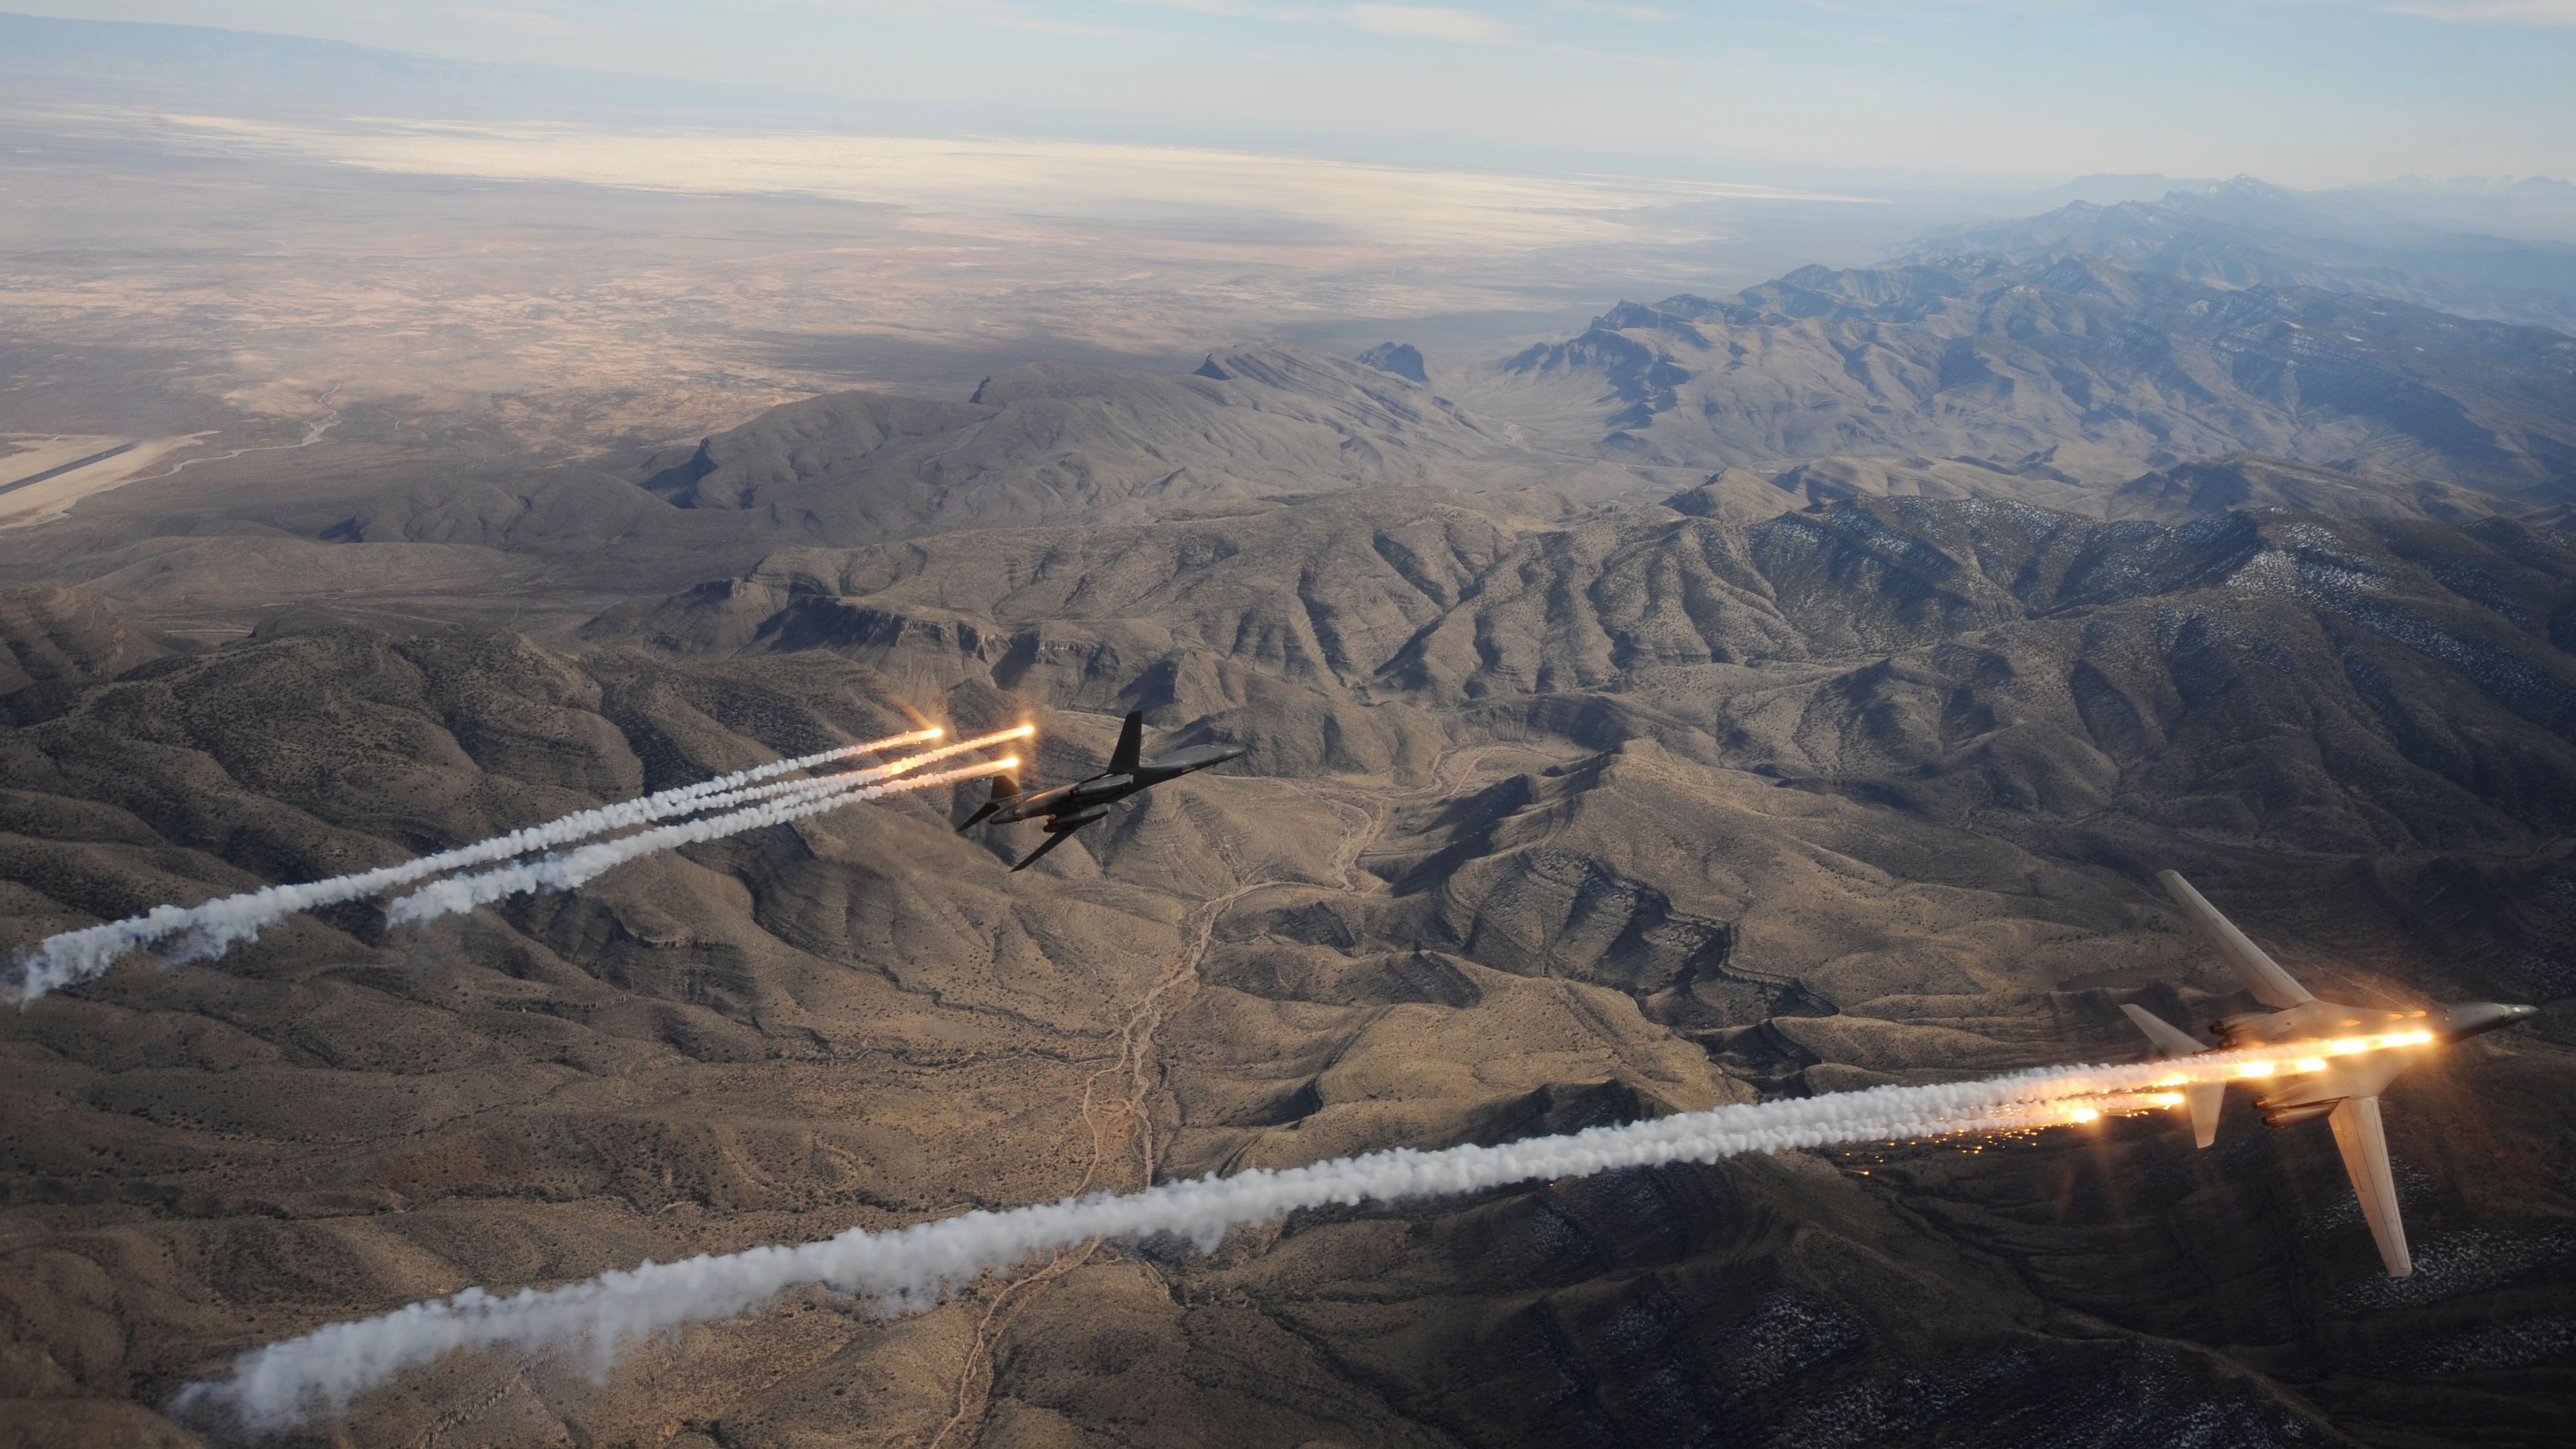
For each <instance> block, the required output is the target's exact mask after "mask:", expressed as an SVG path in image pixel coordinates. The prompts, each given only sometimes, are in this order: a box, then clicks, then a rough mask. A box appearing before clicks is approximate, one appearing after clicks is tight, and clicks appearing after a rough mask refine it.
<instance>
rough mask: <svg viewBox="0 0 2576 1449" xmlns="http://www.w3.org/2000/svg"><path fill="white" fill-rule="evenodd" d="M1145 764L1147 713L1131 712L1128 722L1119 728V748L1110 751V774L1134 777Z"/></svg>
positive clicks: (1141, 711) (1140, 711) (1129, 712)
mask: <svg viewBox="0 0 2576 1449" xmlns="http://www.w3.org/2000/svg"><path fill="white" fill-rule="evenodd" d="M1144 762H1145V712H1144V711H1143V710H1141V709H1137V710H1129V711H1128V712H1127V722H1126V723H1125V724H1123V725H1120V726H1119V727H1118V748H1117V749H1115V750H1112V751H1110V754H1109V773H1110V774H1113V775H1132V774H1135V773H1136V767H1137V766H1138V765H1141V764H1143V763H1144Z"/></svg>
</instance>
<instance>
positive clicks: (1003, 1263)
mask: <svg viewBox="0 0 2576 1449" xmlns="http://www.w3.org/2000/svg"><path fill="white" fill-rule="evenodd" d="M2265 1055H2266V1054H2265V1053H2261V1052H2235V1053H2210V1054H2209V1055H2208V1056H2207V1057H2205V1058H2184V1059H2180V1060H2173V1061H2159V1062H2148V1063H2142V1064H2139V1065H2137V1066H2113V1067H2062V1068H2051V1069H2046V1070H2041V1071H2034V1072H2024V1073H2019V1074H2016V1075H2012V1076H2006V1077H1996V1078H1990V1079H1988V1080H1984V1081H1975V1082H1955V1083H1945V1084H1941V1085H1935V1086H1922V1087H1877V1088H1872V1089H1870V1090H1868V1091H1862V1092H1843V1093H1835V1094H1831V1095H1827V1096H1822V1097H1809V1098H1802V1099H1789V1100H1783V1101H1774V1102H1763V1103H1758V1104H1752V1105H1744V1106H1731V1107H1719V1108H1717V1109H1715V1110H1714V1111H1707V1112H1692V1113H1686V1114H1682V1115H1677V1116H1672V1117H1665V1118H1661V1119H1659V1120H1656V1121H1651V1122H1640V1123H1635V1124H1632V1125H1629V1126H1624V1127H1597V1128H1593V1129H1591V1130H1589V1131H1584V1132H1578V1133H1574V1134H1572V1135H1569V1136H1564V1137H1542V1138H1536V1139H1533V1140H1530V1141H1525V1142H1514V1143H1508V1144H1505V1145H1503V1146H1499V1147H1453V1148H1449V1149H1447V1150H1444V1151H1438V1152H1420V1151H1414V1150H1412V1149H1408V1148H1399V1149H1396V1150H1394V1151H1390V1152H1377V1153H1371V1154H1369V1155H1367V1156H1365V1157H1352V1158H1341V1159H1336V1160H1334V1161H1330V1162H1319V1163H1315V1164H1313V1165H1311V1166H1307V1167H1297V1168H1286V1169H1279V1170H1272V1169H1267V1168H1257V1169H1254V1170H1252V1171H1248V1172H1243V1173H1239V1174H1237V1175H1235V1176H1233V1177H1205V1178H1199V1179H1197V1180H1195V1181H1191V1182H1180V1183H1167V1184H1164V1185H1162V1186H1159V1187H1153V1188H1149V1189H1147V1190H1145V1191H1143V1192H1138V1193H1131V1194H1126V1195H1123V1196H1112V1195H1110V1194H1107V1193H1100V1194H1095V1195H1093V1196H1090V1197H1085V1198H1067V1199H1065V1200H1063V1201H1061V1202H1055V1203H1048V1204H1044V1205H1042V1206H1036V1207H1025V1208H1016V1209H1013V1210H1011V1211H1008V1212H984V1211H976V1212H969V1213H965V1214H962V1215H960V1216H957V1217H952V1218H942V1219H938V1220H936V1221H933V1222H926V1223H919V1224H915V1225H914V1226H911V1227H907V1228H897V1229H891V1230H887V1231H883V1232H868V1231H865V1230H862V1229H857V1228H853V1229H851V1230H850V1231H848V1232H846V1233H843V1234H841V1235H840V1236H838V1237H835V1238H827V1239H824V1240H823V1241H820V1242H812V1243H805V1244H801V1245H798V1246H793V1247H787V1246H780V1247H766V1248H754V1249H751V1250H749V1251H747V1252H741V1253H730V1254H726V1255H724V1256H721V1257H714V1256H700V1257H696V1258H691V1259H688V1260H686V1261H684V1262H678V1263H653V1262H647V1263H645V1264H644V1265H642V1266H641V1267H638V1268H634V1269H631V1270H623V1271H617V1272H610V1273H603V1274H601V1275H600V1276H599V1277H597V1278H593V1279H590V1280H588V1281H587V1282H581V1283H573V1284H569V1285H567V1286H564V1287H561V1288H555V1289H550V1290H545V1291H539V1290H537V1289H533V1288H531V1289H523V1290H521V1291H520V1292H518V1293H516V1294H513V1295H510V1296H508V1297H502V1296H499V1295H495V1294H491V1293H486V1292H484V1291H483V1290H482V1289H480V1288H469V1289H467V1290H465V1291H464V1292H462V1293H459V1294H457V1295H455V1296H454V1297H452V1298H445V1299H438V1300H434V1301H431V1302H425V1303H415V1304H412V1305H411V1306H409V1307H407V1308H403V1309H399V1310H397V1311H395V1312H393V1313H389V1314H386V1315H384V1316H383V1317H380V1318H370V1319H365V1320H361V1321H358V1322H353V1323H339V1324H333V1325H331V1326H330V1327H327V1328H323V1329H319V1330H317V1331H315V1332H313V1333H309V1334H306V1335H305V1336H303V1337H301V1338H296V1339H289V1340H287V1341H285V1342H282V1343H274V1344H270V1345H269V1346H268V1347H266V1348H262V1349H258V1350H255V1351H253V1352H251V1353H247V1354H244V1355H242V1356H241V1357H240V1358H238V1359H236V1360H235V1361H234V1364H233V1375H232V1377H231V1378H229V1379H227V1380H223V1381H221V1382H214V1383H200V1384H192V1385H189V1386H188V1387H187V1388H185V1389H183V1390H182V1391H181V1392H180V1394H179V1396H178V1399H177V1401H176V1403H175V1404H174V1409H176V1410H177V1411H179V1412H208V1413H214V1414H221V1415H226V1416H229V1417H231V1418H233V1419H235V1420H237V1421H238V1422H239V1423H240V1424H242V1425H243V1426H245V1427H247V1428H250V1429H254V1430H260V1431H271V1430H277V1429H283V1428H288V1427H292V1426H294V1425H296V1424H300V1423H302V1422H304V1421H306V1420H307V1419H308V1418H311V1417H313V1416H314V1415H316V1414H336V1413H339V1412H341V1411H343V1410H345V1409H346V1408H347V1406H348V1404H349V1402H350V1400H351V1399H352V1398H354V1397H355V1396H356V1395H358V1394H359V1393H362V1392H364V1391H366V1390H368V1389H370V1388H374V1387H376V1386H378V1385H381V1384H383V1383H385V1382H387V1381H388V1380H390V1379H392V1378H393V1377H394V1376H395V1375H396V1374H398V1373H400V1372H402V1371H403V1370H404V1369H407V1368H410V1367H413V1366H416V1365H419V1364H424V1363H428V1362H430V1361H431V1360H433V1359H436V1358H439V1357H441V1356H443V1355H445V1354H448V1353H451V1352H455V1351H457V1350H460V1349H474V1348H490V1347H505V1348H510V1349H515V1350H518V1351H520V1352H523V1353H534V1352H539V1351H542V1350H548V1349H560V1350H570V1351H573V1352H576V1353H586V1354H588V1355H589V1356H590V1358H591V1361H592V1362H593V1363H594V1364H595V1365H597V1366H598V1367H599V1368H600V1369H601V1370H603V1371H604V1370H605V1368H606V1366H607V1364H608V1363H609V1361H610V1360H611V1359H612V1358H613V1357H614V1355H615V1354H616V1352H617V1351H618V1350H619V1349H620V1348H621V1347H622V1346H623V1345H625V1344H626V1343H629V1342H631V1341H633V1340H636V1339H639V1338H644V1337H648V1336H650V1335H652V1334H655V1333H659V1332H662V1331H664V1330H667V1329H672V1328H676V1327H679V1326H680V1325H683V1324H688V1323H699V1322H705V1321H708V1320H712V1319H720V1318H730V1317H733V1316H735V1315H738V1314H740V1313H742V1312H744V1311H745V1310H747V1309H750V1308H751V1307H753V1306H754V1305H756V1304H759V1303H761V1302H763V1301H765V1300H767V1299H769V1298H770V1297H772V1296H774V1295H776V1294H777V1293H779V1292H780V1291H781V1290H783V1289H786V1288H790V1287H793V1286H795V1285H798V1284H803V1283H821V1284H825V1285H827V1286H829V1287H832V1288H834V1289H838V1290H840V1291H843V1292H847V1293H855V1294H865V1295H870V1296H873V1297H876V1298H878V1299H880V1300H883V1301H885V1302H886V1304H887V1306H889V1307H891V1308H895V1309H901V1308H905V1307H910V1306H917V1305H922V1304H926V1303H928V1302H933V1301H936V1299H937V1297H938V1296H939V1295H940V1294H941V1293H943V1292H944V1291H945V1290H946V1289H947V1288H948V1287H950V1286H951V1285H953V1284H956V1283H959V1282H962V1281H965V1280H967V1279H971V1278H972V1277H974V1276H975V1275H976V1274H978V1273H982V1272H985V1271H988V1270H992V1269H999V1268H1005V1267H1008V1266H1010V1265H1011V1264H1014V1263H1017V1262H1019V1261H1021V1260H1023V1259H1025V1258H1029V1257H1032V1256H1034V1255H1036V1254H1039V1253H1044V1252H1048V1251H1051V1250H1054V1249H1058V1248H1063V1247H1068V1246H1071V1245H1074V1244H1078V1243H1082V1242H1085V1241H1088V1240H1090V1239H1092V1238H1096V1237H1112V1238H1133V1237H1145V1236H1152V1235H1157V1234H1172V1235H1177V1236H1179V1237H1183V1238H1187V1239H1189V1240H1191V1241H1193V1242H1195V1243H1197V1244H1198V1245H1199V1246H1200V1247H1201V1248H1202V1249H1206V1248H1212V1247H1214V1246H1215V1245H1216V1243H1217V1242H1218V1241H1219V1240H1221V1239H1222V1238H1223V1237H1224V1235H1225V1234H1226V1233H1227V1232H1228V1231H1230V1230H1231V1229H1234V1228H1237V1227H1242V1226H1245V1225H1248V1224H1252V1223H1259V1222H1266V1221H1270V1220H1272V1219H1275V1218H1278V1217H1280V1216H1282V1215H1283V1214H1286V1213H1288V1212H1291V1211H1294V1210H1296V1209H1298V1208H1309V1207H1319V1206H1323V1205H1326V1204H1336V1203H1338V1204H1358V1203H1364V1202H1395V1201H1400V1200H1403V1199H1408V1198H1419V1197H1431V1196H1440V1195H1448V1194H1456V1193H1468V1192H1477V1191H1481V1190H1483V1189H1486V1188H1493V1187H1501V1186H1506V1185H1508V1184H1511V1183H1515V1182H1525V1181H1528V1180H1531V1179H1534V1178H1557V1177H1577V1176H1584V1175H1588V1174H1591V1173H1597V1172H1608V1171H1611V1170H1614V1169H1617V1168H1625V1167H1640V1166H1647V1165H1651V1164H1656V1163H1670V1162H1714V1161H1717V1160H1718V1159H1720V1158H1725V1157H1732V1156H1736V1155H1738V1154H1741V1153H1748V1152H1781V1151H1787V1150H1791V1149H1796V1148H1809V1147H1828V1146H1833V1145H1836V1144H1840V1143H1851V1142H1878V1141H1899V1140H1906V1139H1919V1138H1925V1137H1939V1136H1949V1135H1953V1134H1958V1133H1968V1132H1992V1131H2002V1130H2008V1129H2013V1128H2021V1127H2030V1126H2035V1125H2041V1124H2047V1123H2063V1122H2068V1121H2075V1120H2085V1115H2084V1114H2085V1113H2087V1112H2090V1111H2093V1110H2094V1109H2092V1108H2070V1106H2069V1105H2068V1104H2069V1102H2070V1101H2071V1100H2073V1099H2079V1098H2086V1097H2100V1096H2102V1095H2103V1094H2134V1093H2137V1092H2139V1091H2141V1090H2142V1089H2144V1088H2147V1087H2151V1086H2158V1085H2163V1084H2165V1083H2168V1082H2171V1081H2175V1080H2179V1079H2190V1080H2208V1079H2214V1078H2216V1079H2223V1078H2227V1077H2229V1076H2232V1075H2237V1074H2238V1073H2235V1072H2233V1071H2232V1070H2231V1069H2232V1068H2234V1067H2235V1066H2236V1065H2237V1064H2239V1063H2241V1062H2244V1061H2249V1060H2254V1059H2257V1058H2261V1057H2264V1056H2265ZM2271 1055H2277V1053H2272V1054H2271ZM2112 1100H2113V1101H2119V1102H2123V1103H2124V1105H2125V1104H2126V1099H2124V1098H2122V1097H2114V1098H2113V1099H2112ZM2138 1100H2144V1099H2138Z"/></svg>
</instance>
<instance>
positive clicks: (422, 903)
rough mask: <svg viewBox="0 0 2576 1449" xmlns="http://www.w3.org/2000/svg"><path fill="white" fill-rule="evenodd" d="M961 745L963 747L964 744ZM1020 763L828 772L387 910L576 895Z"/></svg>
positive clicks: (409, 915) (456, 880) (397, 916)
mask: <svg viewBox="0 0 2576 1449" xmlns="http://www.w3.org/2000/svg"><path fill="white" fill-rule="evenodd" d="M958 748H963V746H960V747H958ZM1019 763H1020V762H1019V761H1018V760H1015V759H1005V760H987V761H985V762H984V763H982V764H980V765H968V766H965V767H964V768H962V769H955V770H941V771H938V772H936V773H934V774H928V775H914V776H912V777H910V778H908V779H900V780H891V781H887V782H886V783H884V784H880V785H868V784H863V783H858V782H859V781H860V780H861V777H864V776H867V775H868V774H869V772H868V771H865V770H858V771H853V772H851V773H850V774H848V775H827V776H825V777H823V778H822V779H820V780H810V781H800V782H798V783H799V788H797V789H795V790H793V791H788V792H785V793H782V794H780V795H779V796H778V797H777V798H775V799H770V800H764V801H762V802H761V803H759V804H757V805H753V806H750V807H748V808H746V809H742V810H735V811H730V812H728V813H726V814H723V815H710V816H707V817H705V818H703V819H699V820H691V821H687V822H684V823H682V824H679V825H664V826H661V827H658V828H656V829H653V830H644V831H638V832H637V833H635V834H633V835H621V836H618V837H617V838H616V839H614V840H602V841H597V842H594V843H592V844H589V845H585V846H583V847H581V848H580V849H579V850H575V851H571V852H568V853H566V854H563V855H550V856H547V857H546V858H544V859H542V860H528V861H521V862H519V863H518V864H516V865H505V866H503V867H501V868H500V869H498V870H487V871H483V872H480V873H478V874H475V875H460V876H450V877H448V878H447V879H446V880H442V881H436V882H433V883H431V884H429V885H426V886H423V887H421V888H420V889H419V890H416V891H414V892H412V893H411V894H410V895H407V896H404V897H403V898H402V899H400V900H398V901H395V902H394V903H393V904H392V905H391V906H389V907H387V908H386V910H385V920H386V922H387V924H390V925H396V926H399V925H404V924H406V923H408V922H412V921H426V920H431V919H434V918H436V917H439V916H448V915H455V914H457V913H459V912H463V911H470V910H472V909H474V908H475V907H476V906H480V905H488V904H490V903H491V902H493V901H497V900H501V899H504V898H505V897H509V896H515V895H520V894H524V893H525V892H528V891H568V890H571V889H572V888H573V887H575V886H578V885H582V884H584V883H586V882H588V881H590V880H593V879H595V878H596V877H598V876H599V875H600V873H601V872H603V871H606V870H608V869H609V868H611V867H613V866H617V865H622V864H624V863H625V862H627V861H630V860H635V859H638V858H640V857H643V856H647V855H653V854H656V853H658V852H660V851H665V850H674V849H677V848H678V847H680V846H683V845H695V844H697V843H698V842H700V841H705V840H715V839H718V838H720V837H722V836H727V835H734V834H738V833H740V832H742V831H745V830H757V829H759V828H761V827H762V826H764V825H784V824H786V823H787V822H788V821H790V820H802V819H804V818H805V817H806V816H808V815H820V814H822V813H823V812H824V811H826V810H838V809H840V808H841V807H842V806H844V805H849V804H853V803H855V802H857V801H860V800H875V799H878V798H881V797H883V796H887V795H903V794H909V793H911V792H912V791H915V790H927V789H930V788H932V787H933V786H937V785H953V784H956V783H957V782H958V781H960V780H972V779H976V778H978V777H979V776H983V775H992V774H998V773H1000V772H1001V771H1004V770H1008V769H1013V768H1016V767H1017V766H1018V765H1019Z"/></svg>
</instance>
